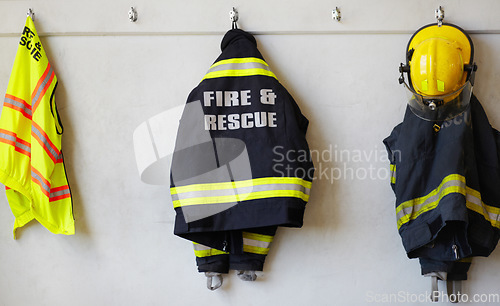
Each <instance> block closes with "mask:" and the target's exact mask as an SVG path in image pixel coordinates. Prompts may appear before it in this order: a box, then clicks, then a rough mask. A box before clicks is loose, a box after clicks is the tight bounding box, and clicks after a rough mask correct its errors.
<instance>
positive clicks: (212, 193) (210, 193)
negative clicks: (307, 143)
mask: <svg viewBox="0 0 500 306" xmlns="http://www.w3.org/2000/svg"><path fill="white" fill-rule="evenodd" d="M270 190H297V191H301V192H303V193H304V194H306V195H310V193H311V189H310V188H307V187H304V186H302V185H297V184H267V185H255V186H248V187H242V188H235V189H220V190H198V191H188V192H184V193H178V194H172V200H173V201H178V200H186V199H192V198H202V197H221V196H233V195H244V194H249V193H251V192H260V191H270Z"/></svg>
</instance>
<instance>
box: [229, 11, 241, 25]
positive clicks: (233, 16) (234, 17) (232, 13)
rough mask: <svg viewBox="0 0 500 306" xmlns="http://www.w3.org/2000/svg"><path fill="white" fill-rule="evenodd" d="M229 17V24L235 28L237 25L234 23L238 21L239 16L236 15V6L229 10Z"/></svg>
mask: <svg viewBox="0 0 500 306" xmlns="http://www.w3.org/2000/svg"><path fill="white" fill-rule="evenodd" d="M229 19H230V20H231V24H232V26H233V29H237V28H238V25H237V24H236V21H238V19H239V16H238V11H237V10H236V8H234V7H233V9H232V10H231V11H230V12H229Z"/></svg>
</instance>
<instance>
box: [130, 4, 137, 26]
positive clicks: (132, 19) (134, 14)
mask: <svg viewBox="0 0 500 306" xmlns="http://www.w3.org/2000/svg"><path fill="white" fill-rule="evenodd" d="M128 20H130V22H136V21H137V11H136V9H135V8H134V7H133V6H131V7H130V11H128Z"/></svg>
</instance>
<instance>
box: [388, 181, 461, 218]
mask: <svg viewBox="0 0 500 306" xmlns="http://www.w3.org/2000/svg"><path fill="white" fill-rule="evenodd" d="M449 181H460V182H463V183H465V177H463V176H462V175H459V174H450V175H448V176H447V177H445V178H444V179H443V181H441V184H439V186H438V187H437V188H436V189H434V190H433V191H431V192H430V193H429V194H428V195H426V196H423V197H420V198H416V199H412V200H408V201H406V202H403V203H401V204H400V205H399V206H398V207H397V208H396V213H398V212H400V211H401V210H403V209H404V208H407V207H412V206H416V205H419V204H422V203H424V202H425V201H426V200H427V199H428V198H430V197H432V196H435V195H437V194H438V193H440V191H441V188H442V187H443V185H444V184H445V183H447V182H449Z"/></svg>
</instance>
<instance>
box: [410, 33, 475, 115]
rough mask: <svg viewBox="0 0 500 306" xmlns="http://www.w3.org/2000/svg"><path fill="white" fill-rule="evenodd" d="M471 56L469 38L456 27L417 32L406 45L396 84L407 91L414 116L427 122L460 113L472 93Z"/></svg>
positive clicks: (472, 72) (473, 65) (471, 47)
mask: <svg viewBox="0 0 500 306" xmlns="http://www.w3.org/2000/svg"><path fill="white" fill-rule="evenodd" d="M473 56H474V45H473V43H472V40H471V38H470V37H469V35H467V33H465V31H464V30H462V29H461V28H459V27H458V26H456V25H452V24H443V25H441V26H439V25H437V24H430V25H426V26H424V27H422V28H420V29H419V30H417V32H415V34H413V36H412V37H411V39H410V41H409V43H408V47H407V62H406V65H403V64H401V67H400V72H401V78H400V83H405V85H406V87H407V89H408V90H409V91H410V94H411V97H410V100H409V104H410V106H412V110H413V111H414V113H415V114H416V115H418V116H419V117H422V118H424V119H429V120H444V119H449V118H452V117H454V116H456V115H458V114H459V113H461V112H462V111H463V110H464V109H465V107H466V106H467V105H468V103H469V100H470V95H471V93H472V84H473V81H474V71H475V69H476V65H475V64H473ZM404 72H406V73H407V74H408V84H406V82H405V79H404V75H403V73H404ZM447 104H449V105H447Z"/></svg>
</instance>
